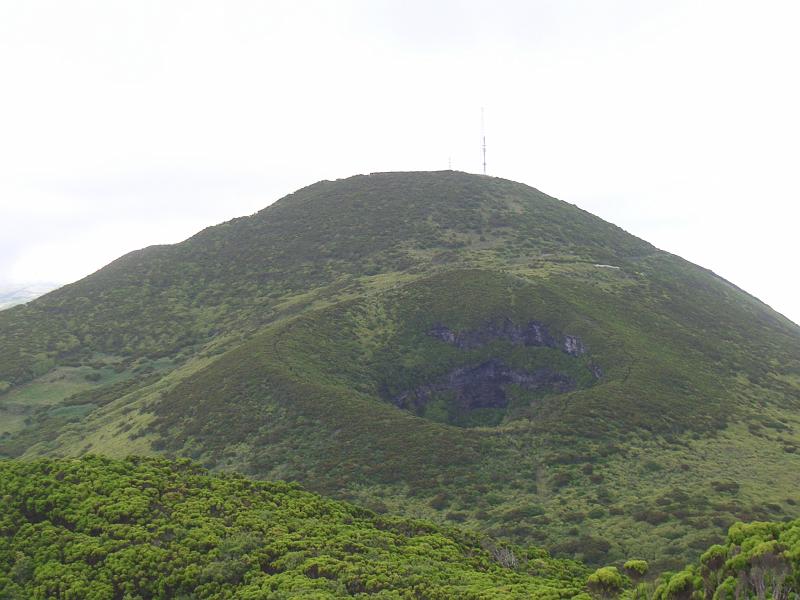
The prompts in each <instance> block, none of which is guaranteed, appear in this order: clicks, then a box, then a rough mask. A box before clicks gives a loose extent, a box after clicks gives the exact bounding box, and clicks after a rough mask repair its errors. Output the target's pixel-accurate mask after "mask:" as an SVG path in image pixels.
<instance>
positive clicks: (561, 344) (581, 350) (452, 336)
mask: <svg viewBox="0 0 800 600" xmlns="http://www.w3.org/2000/svg"><path fill="white" fill-rule="evenodd" d="M428 335H431V336H433V337H435V338H437V339H440V340H442V341H443V342H447V343H448V344H451V345H452V346H456V347H457V348H460V349H462V350H470V349H472V348H478V347H480V346H485V345H486V344H488V343H490V342H493V341H495V340H505V341H508V342H511V343H512V344H514V345H518V346H534V347H541V348H558V349H560V350H562V351H563V352H566V353H567V354H569V355H570V356H581V355H582V354H586V346H585V345H584V343H583V341H582V340H581V338H579V337H578V336H576V335H564V336H560V337H559V338H557V337H556V336H554V335H552V334H551V333H550V331H549V330H548V328H547V326H546V325H545V324H544V323H542V322H540V321H529V322H528V323H527V325H517V324H515V323H514V322H513V321H512V320H511V319H508V318H506V319H503V320H502V321H500V322H497V321H488V322H486V323H485V324H484V325H483V326H481V327H479V328H477V329H472V330H467V331H454V330H452V329H450V328H449V327H447V326H445V325H436V326H434V327H433V328H432V329H431V330H430V331H428Z"/></svg>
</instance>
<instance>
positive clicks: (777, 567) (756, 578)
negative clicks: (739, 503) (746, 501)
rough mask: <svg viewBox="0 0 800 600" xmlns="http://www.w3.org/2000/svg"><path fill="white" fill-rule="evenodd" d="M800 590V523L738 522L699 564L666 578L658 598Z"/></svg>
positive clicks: (727, 596)
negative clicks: (721, 542) (723, 541)
mask: <svg viewBox="0 0 800 600" xmlns="http://www.w3.org/2000/svg"><path fill="white" fill-rule="evenodd" d="M798 592H800V520H794V521H787V522H782V523H777V522H754V523H749V524H745V523H736V524H734V525H733V526H731V528H730V530H729V531H728V536H727V539H726V540H725V543H724V544H715V545H713V546H711V547H710V548H708V550H706V551H705V552H704V553H703V554H702V556H701V557H700V561H699V565H690V566H688V567H686V568H685V569H684V570H682V571H680V572H678V573H675V574H672V575H667V576H666V577H665V578H664V581H663V582H662V584H661V585H660V586H659V588H658V590H657V594H656V600H659V599H663V600H672V599H682V598H691V597H698V598H703V597H705V598H716V599H720V600H721V599H733V598H765V597H772V598H781V599H783V598H794V597H796V596H797V594H798Z"/></svg>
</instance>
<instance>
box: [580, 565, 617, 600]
mask: <svg viewBox="0 0 800 600" xmlns="http://www.w3.org/2000/svg"><path fill="white" fill-rule="evenodd" d="M624 585H625V580H624V579H623V577H622V575H620V573H619V571H618V570H617V568H616V567H600V568H599V569H597V570H596V571H595V572H594V573H592V574H591V575H589V577H588V579H587V580H586V587H587V588H589V591H590V592H591V593H592V594H594V595H595V596H597V597H599V598H613V597H615V596H617V595H618V594H619V593H620V592H621V591H622V588H623V587H624Z"/></svg>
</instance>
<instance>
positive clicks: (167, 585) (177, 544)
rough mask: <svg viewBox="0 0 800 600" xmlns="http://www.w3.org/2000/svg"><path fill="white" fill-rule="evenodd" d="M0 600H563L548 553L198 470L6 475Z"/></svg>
mask: <svg viewBox="0 0 800 600" xmlns="http://www.w3.org/2000/svg"><path fill="white" fill-rule="evenodd" d="M0 500H1V501H2V504H0V598H20V599H21V598H25V599H30V598H42V599H44V598H63V599H82V600H105V599H110V598H120V599H121V598H125V599H139V598H142V599H143V598H181V597H191V598H242V599H247V598H252V599H256V598H258V599H262V598H276V599H277V598H336V597H350V596H354V597H362V596H375V597H379V598H415V599H422V598H429V599H448V598H481V599H490V598H532V597H536V598H539V597H543V598H561V597H565V598H566V597H572V596H574V595H576V594H578V593H580V591H581V587H582V586H583V583H584V581H585V576H586V573H585V572H584V571H583V569H582V568H581V567H580V566H579V565H577V564H576V563H573V562H570V561H561V560H554V559H552V558H550V557H549V556H548V555H547V553H546V552H543V551H541V550H530V551H527V552H523V551H521V550H519V549H515V548H507V547H498V546H495V545H493V544H492V543H490V542H488V541H487V540H485V539H481V538H479V537H477V536H473V535H471V534H468V533H463V532H459V531H457V530H451V529H442V528H441V527H439V526H435V525H433V524H430V523H427V522H423V521H415V520H411V519H402V518H389V517H382V516H381V517H379V516H376V515H375V514H373V513H371V512H369V511H366V510H364V509H360V508H358V507H356V506H353V505H350V504H346V503H343V502H336V501H332V500H327V499H324V498H322V497H320V496H318V495H315V494H311V493H308V492H305V491H302V490H301V489H299V488H298V487H297V486H295V485H292V484H287V483H267V482H254V481H250V480H247V479H245V478H243V477H239V476H216V475H209V474H208V473H206V472H205V471H203V470H202V469H200V468H198V467H196V466H194V465H193V464H191V463H188V462H170V461H167V460H162V459H149V458H148V459H141V458H131V459H128V460H125V461H114V460H110V459H105V458H99V457H87V458H83V459H76V460H38V461H35V462H17V461H3V462H0Z"/></svg>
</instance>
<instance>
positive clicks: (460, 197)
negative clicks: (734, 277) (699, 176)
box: [0, 172, 800, 567]
mask: <svg viewBox="0 0 800 600" xmlns="http://www.w3.org/2000/svg"><path fill="white" fill-rule="evenodd" d="M0 333H1V335H0V379H2V380H4V381H5V383H4V384H0V386H2V387H4V388H7V389H6V392H5V393H4V395H3V396H0V411H3V416H4V417H5V419H4V420H5V423H6V427H7V431H8V433H7V434H6V435H5V436H4V438H3V440H2V441H0V451H2V452H5V453H6V454H8V455H20V454H23V455H25V456H34V455H37V454H53V453H55V454H82V453H85V452H89V451H91V452H100V453H108V454H112V455H117V456H122V455H125V454H128V453H130V452H137V453H151V452H164V453H167V454H169V455H182V456H190V457H193V458H196V459H198V460H201V461H203V462H204V463H205V464H206V465H208V466H209V467H214V468H220V469H231V470H241V471H245V472H248V473H250V474H253V475H256V476H261V477H277V478H289V479H296V480H300V481H302V482H303V483H304V484H305V485H307V486H309V487H311V488H312V489H315V490H320V491H325V492H328V493H333V494H336V495H338V496H340V497H346V498H351V499H356V500H358V501H359V502H361V503H362V504H366V505H368V506H372V507H373V508H375V509H379V510H385V509H386V508H391V509H395V510H402V511H406V512H407V513H409V514H416V515H424V516H427V517H431V518H437V517H438V518H447V519H449V520H452V521H463V522H466V523H467V524H469V525H471V526H473V527H477V528H480V529H484V530H487V531H490V532H492V533H493V534H494V535H498V536H505V537H509V538H512V539H515V540H518V541H524V542H526V543H530V542H536V543H541V544H545V545H548V546H549V547H551V548H554V549H555V550H556V551H558V552H560V553H562V554H565V555H571V556H577V557H580V558H584V559H586V560H589V561H590V562H595V563H599V562H608V561H609V560H610V559H616V558H622V557H627V556H630V555H632V554H634V552H632V550H633V549H636V553H638V554H640V555H642V556H643V558H647V559H650V560H656V563H657V564H656V566H657V567H658V566H659V565H664V566H670V565H672V566H675V565H679V564H682V563H683V562H684V561H685V560H687V559H690V558H692V557H694V556H695V555H696V553H697V551H698V550H699V549H701V548H704V547H706V546H708V545H709V544H710V543H712V542H713V541H714V540H716V539H721V536H722V535H723V534H724V531H725V529H726V527H727V526H728V525H729V524H730V523H732V522H733V521H734V520H737V519H745V520H747V519H751V518H777V517H783V516H796V515H797V511H796V509H795V506H796V504H795V503H796V501H797V499H796V493H797V489H798V488H799V487H800V479H799V477H800V476H799V475H798V473H800V456H798V453H797V450H798V449H799V448H800V431H799V430H798V427H800V419H799V418H798V413H797V409H798V407H800V329H799V328H798V327H797V326H796V325H794V324H792V323H791V322H789V321H788V320H786V319H784V318H783V317H781V316H780V315H778V314H776V313H775V312H774V311H772V310H770V309H769V308H768V307H766V306H765V305H763V304H762V303H760V302H759V301H758V300H756V299H754V298H752V297H751V296H748V295H747V294H745V293H744V292H742V291H741V290H738V289H737V288H736V287H735V286H733V285H731V284H729V283H728V282H726V281H724V280H722V279H720V278H718V277H716V276H715V275H714V274H713V273H710V272H708V271H705V270H703V269H701V268H699V267H697V266H695V265H692V264H690V263H687V262H686V261H683V260H682V259H680V258H678V257H675V256H672V255H669V254H666V253H664V252H660V251H658V250H656V249H655V248H653V247H652V246H650V245H649V244H647V243H645V242H643V241H641V240H638V239H636V238H635V237H633V236H630V235H629V234H627V233H625V232H624V231H622V230H620V229H619V228H617V227H614V226H613V225H610V224H608V223H605V222H603V221H602V220H600V219H598V218H596V217H593V216H592V215H589V214H588V213H586V212H584V211H581V210H580V209H578V208H576V207H574V206H571V205H569V204H566V203H563V202H560V201H558V200H555V199H553V198H550V197H549V196H546V195H545V194H542V193H541V192H538V191H536V190H534V189H532V188H529V187H526V186H524V185H521V184H517V183H513V182H509V181H504V180H500V179H494V178H487V177H481V176H474V175H466V174H463V173H453V172H443V173H387V174H375V175H371V176H358V177H353V178H349V179H346V180H341V181H336V182H321V183H318V184H315V185H313V186H310V187H309V188H305V189H304V190H300V191H299V192H297V193H295V194H293V195H291V196H288V197H287V198H284V199H282V200H280V201H278V202H277V203H275V204H274V205H272V206H270V207H268V208H267V209H265V210H264V211H261V212H260V213H258V214H256V215H254V216H252V217H248V218H243V219H236V220H234V221H231V222H229V223H225V224H223V225H220V226H217V227H213V228H209V229H207V230H205V231H203V232H201V233H199V234H198V235H196V236H195V237H193V238H191V239H189V240H187V241H186V242H183V243H182V244H178V245H176V246H169V247H156V248H150V249H146V250H144V251H140V252H137V253H133V254H131V255H128V256H126V257H123V258H121V259H119V260H118V261H116V262H115V263H112V264H111V265H109V266H108V267H106V268H105V269H103V270H101V271H99V272H98V273H96V274H94V275H93V276H91V277H89V278H87V279H85V280H83V281H81V282H78V283H76V284H73V285H72V286H68V287H66V288H63V289H62V290H58V291H57V292H54V293H51V294H49V295H48V296H45V297H43V298H41V299H39V300H37V301H35V302H33V303H31V304H29V305H26V306H24V307H19V308H15V309H11V310H9V311H5V312H3V313H0Z"/></svg>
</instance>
